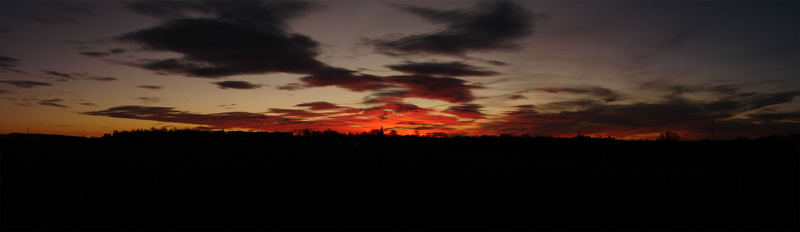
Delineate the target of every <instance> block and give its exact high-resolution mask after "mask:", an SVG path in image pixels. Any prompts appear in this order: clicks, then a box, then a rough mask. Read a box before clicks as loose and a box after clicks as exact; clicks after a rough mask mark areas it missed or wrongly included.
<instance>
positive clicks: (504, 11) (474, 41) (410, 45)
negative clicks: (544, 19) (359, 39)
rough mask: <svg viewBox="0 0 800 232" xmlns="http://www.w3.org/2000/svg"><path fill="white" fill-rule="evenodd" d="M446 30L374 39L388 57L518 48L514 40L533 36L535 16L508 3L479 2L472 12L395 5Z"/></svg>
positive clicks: (454, 53)
mask: <svg viewBox="0 0 800 232" xmlns="http://www.w3.org/2000/svg"><path fill="white" fill-rule="evenodd" d="M394 6H395V7H396V8H397V9H400V10H403V11H406V12H408V13H411V14H415V15H417V16H419V17H422V18H423V19H426V20H428V21H430V22H432V23H443V24H445V29H443V30H441V31H438V32H432V33H426V34H416V35H410V36H406V37H402V38H399V39H396V40H388V41H387V40H374V41H372V42H371V43H372V44H373V45H374V46H375V47H376V48H378V50H379V51H381V52H383V53H386V54H390V55H400V54H414V53H433V54H442V55H458V56H460V55H463V54H464V53H467V52H470V51H486V50H506V49H512V48H517V47H519V45H518V44H517V43H516V40H518V39H521V38H524V37H527V36H530V35H531V34H533V29H534V28H533V27H534V24H535V19H536V17H535V15H534V14H532V13H531V12H529V11H528V10H526V9H524V8H522V7H521V6H519V5H517V4H515V3H513V2H511V1H493V2H481V3H478V4H477V5H476V6H475V7H474V8H473V9H472V10H469V11H463V10H437V9H431V8H424V7H416V6H410V5H394Z"/></svg>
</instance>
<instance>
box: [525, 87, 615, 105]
mask: <svg viewBox="0 0 800 232" xmlns="http://www.w3.org/2000/svg"><path fill="white" fill-rule="evenodd" d="M536 90H538V91H544V92H548V93H571V94H590V95H592V96H596V97H601V98H602V99H603V100H604V101H606V102H612V101H617V100H621V99H622V94H620V93H618V92H616V91H614V90H611V89H607V88H602V87H580V88H540V89H536Z"/></svg>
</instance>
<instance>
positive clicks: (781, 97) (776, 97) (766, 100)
mask: <svg viewBox="0 0 800 232" xmlns="http://www.w3.org/2000/svg"><path fill="white" fill-rule="evenodd" d="M797 95H800V91H785V92H778V93H769V94H760V95H755V96H752V97H751V98H750V102H749V103H750V106H751V108H753V109H758V108H762V107H765V106H771V105H777V104H782V103H788V102H791V101H792V99H794V97H796V96H797Z"/></svg>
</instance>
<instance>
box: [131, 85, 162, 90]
mask: <svg viewBox="0 0 800 232" xmlns="http://www.w3.org/2000/svg"><path fill="white" fill-rule="evenodd" d="M136 87H137V88H142V89H152V90H159V89H163V88H164V86H160V85H140V86H136Z"/></svg>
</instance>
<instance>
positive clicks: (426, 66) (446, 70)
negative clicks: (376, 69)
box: [386, 62, 499, 76]
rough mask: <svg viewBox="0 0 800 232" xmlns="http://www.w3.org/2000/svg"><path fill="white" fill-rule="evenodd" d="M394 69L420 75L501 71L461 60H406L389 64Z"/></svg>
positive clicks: (494, 73)
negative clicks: (418, 61)
mask: <svg viewBox="0 0 800 232" xmlns="http://www.w3.org/2000/svg"><path fill="white" fill-rule="evenodd" d="M386 67H389V68H390V69H392V70H395V71H400V72H405V73H411V74H420V75H440V76H492V75H497V74H499V73H497V72H493V71H487V70H483V69H481V68H479V67H475V66H472V65H468V64H464V63H461V62H449V63H437V62H421V63H416V62H406V63H405V64H398V65H387V66H386Z"/></svg>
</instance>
